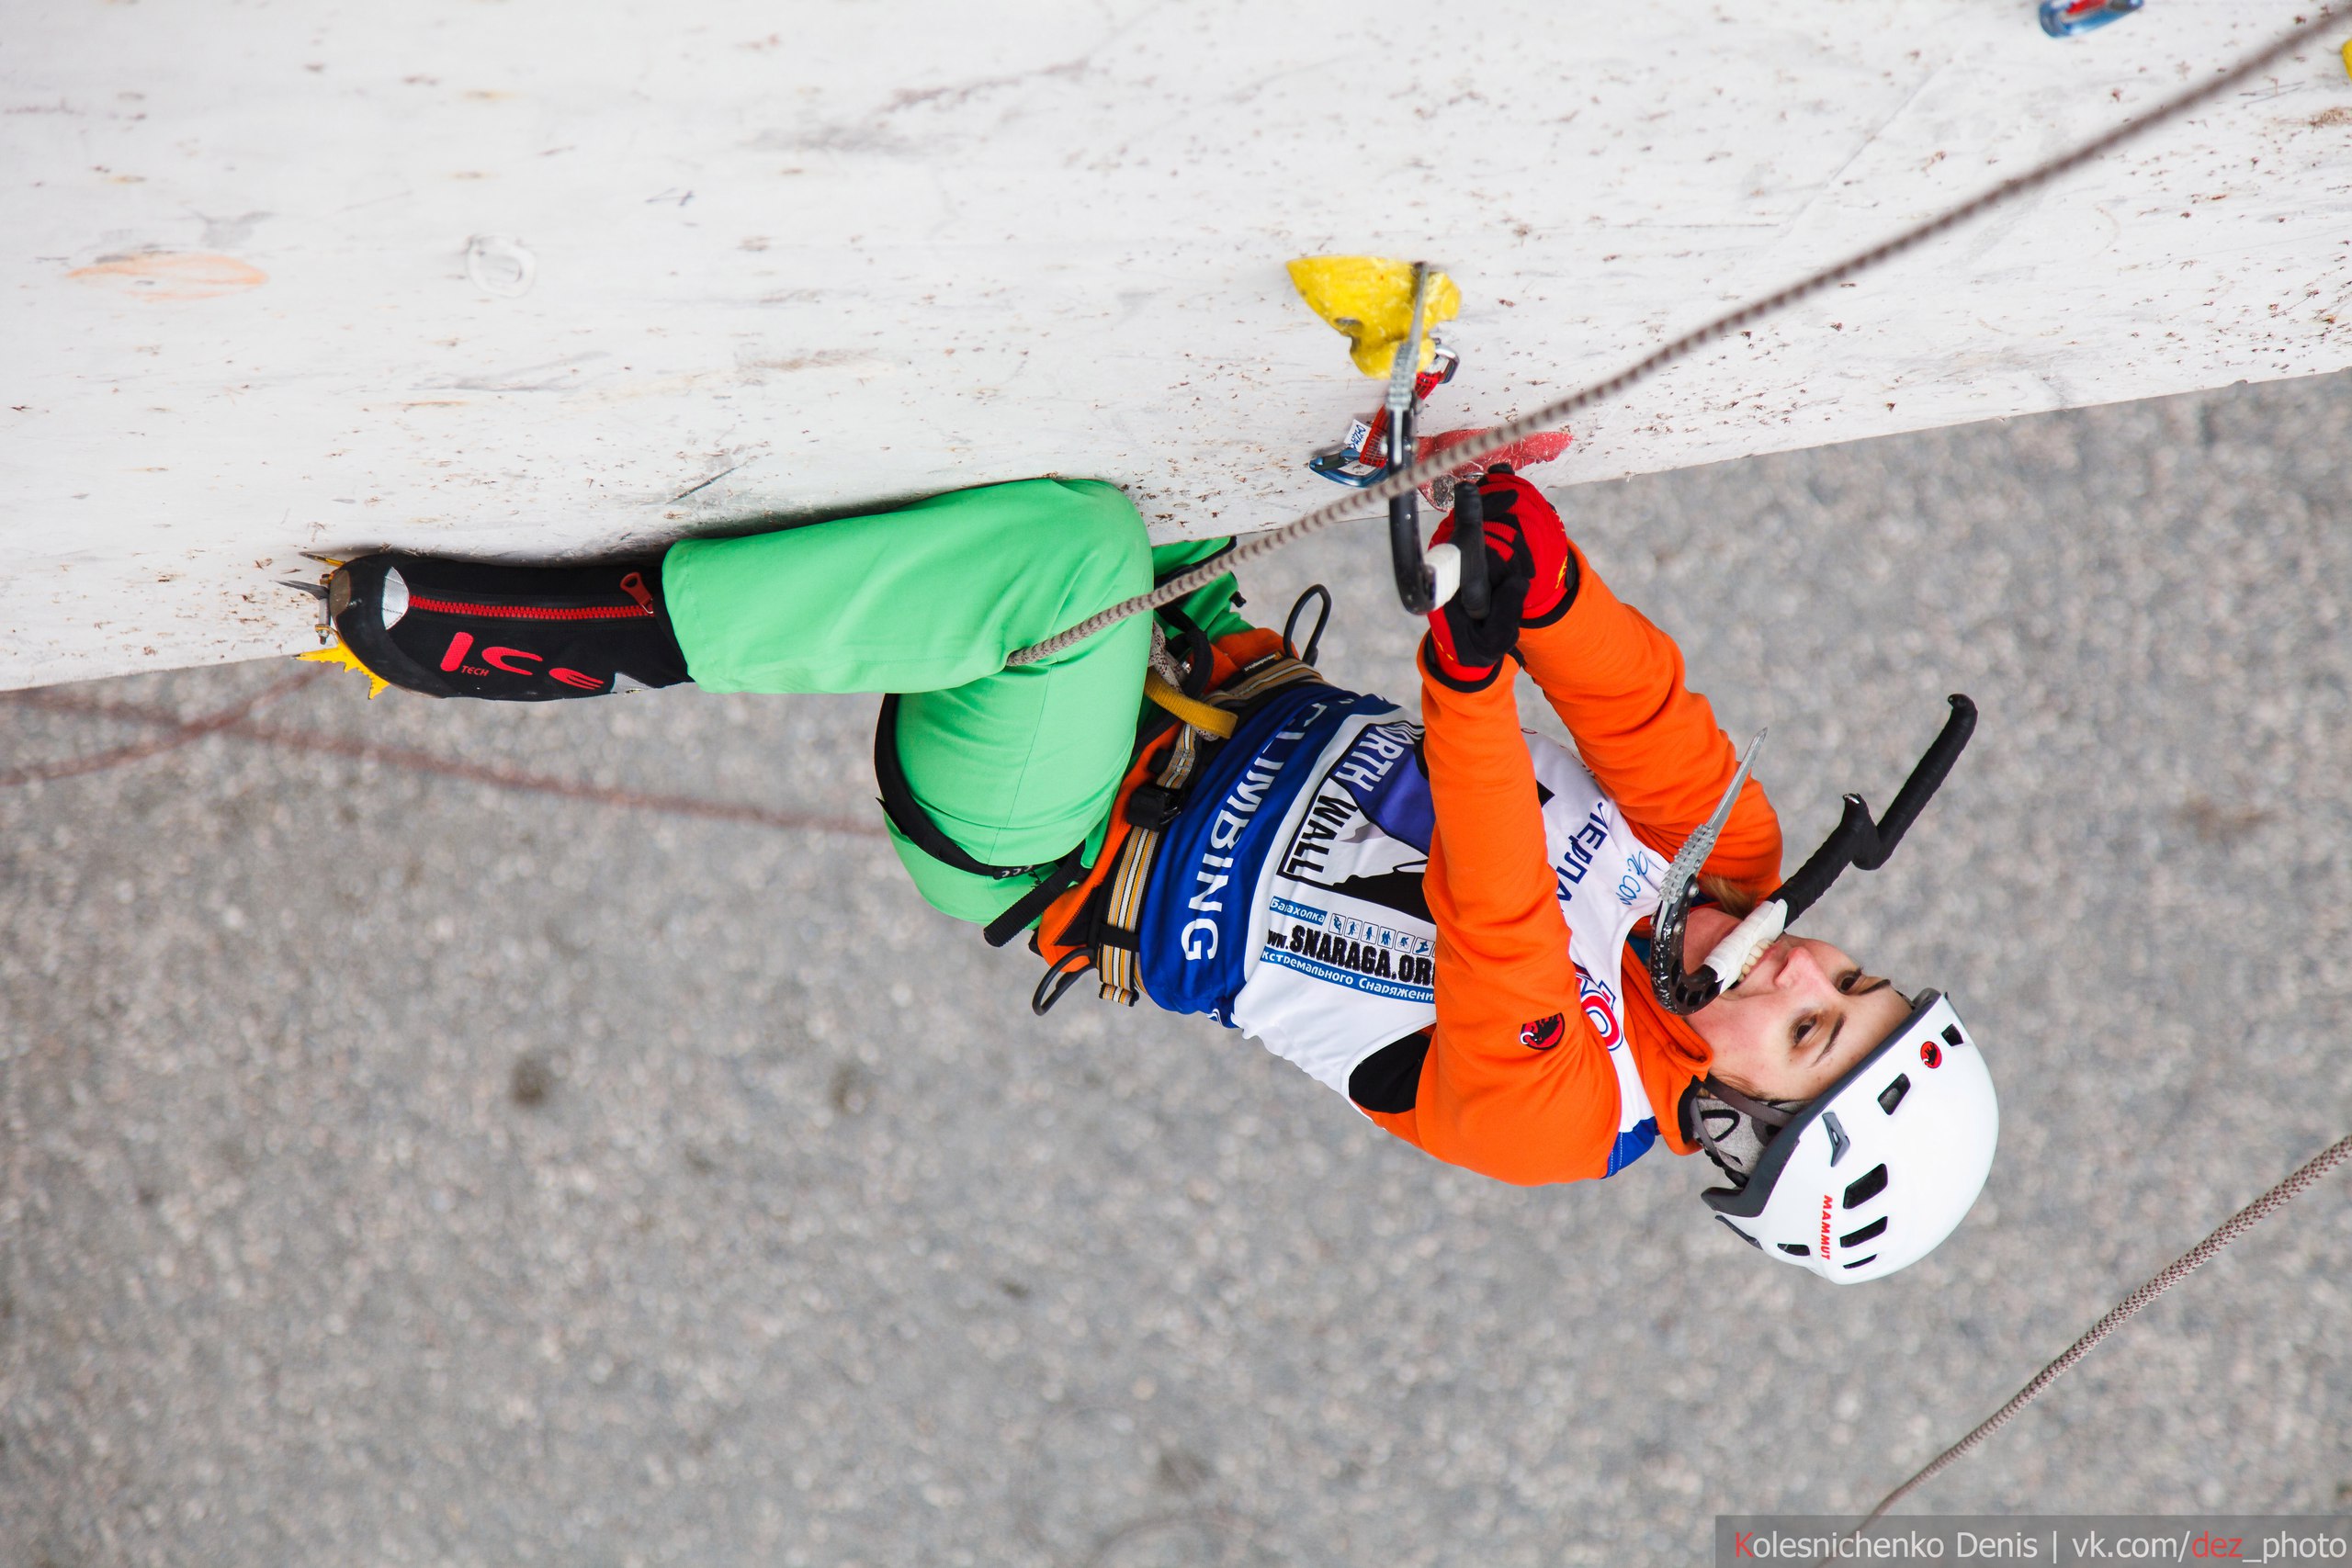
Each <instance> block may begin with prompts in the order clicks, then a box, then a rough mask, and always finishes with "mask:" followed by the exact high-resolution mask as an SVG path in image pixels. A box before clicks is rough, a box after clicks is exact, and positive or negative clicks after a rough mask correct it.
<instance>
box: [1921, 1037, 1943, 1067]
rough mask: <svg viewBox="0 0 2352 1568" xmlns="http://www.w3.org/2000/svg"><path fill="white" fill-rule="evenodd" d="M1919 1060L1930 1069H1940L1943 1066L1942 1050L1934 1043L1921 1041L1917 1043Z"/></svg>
mask: <svg viewBox="0 0 2352 1568" xmlns="http://www.w3.org/2000/svg"><path fill="white" fill-rule="evenodd" d="M1919 1060H1921V1061H1922V1062H1925V1063H1927V1064H1928V1066H1931V1067H1940V1066H1943V1065H1944V1054H1943V1050H1942V1048H1941V1047H1940V1046H1939V1045H1938V1044H1937V1043H1935V1042H1934V1041H1932V1040H1923V1041H1921V1042H1920V1043H1919Z"/></svg>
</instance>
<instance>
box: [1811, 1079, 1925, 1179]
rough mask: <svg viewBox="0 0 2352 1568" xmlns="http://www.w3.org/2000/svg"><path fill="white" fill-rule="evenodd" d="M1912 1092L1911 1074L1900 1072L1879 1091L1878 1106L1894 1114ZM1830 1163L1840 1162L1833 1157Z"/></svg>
mask: <svg viewBox="0 0 2352 1568" xmlns="http://www.w3.org/2000/svg"><path fill="white" fill-rule="evenodd" d="M1910 1092H1911V1075H1910V1074H1909V1073H1898V1074H1896V1075H1895V1078H1894V1082H1893V1083H1891V1084H1889V1085H1887V1086H1886V1087H1885V1088H1884V1089H1881V1090H1879V1091H1878V1108H1879V1109H1880V1110H1881V1111H1885V1112H1886V1113H1887V1114H1888V1115H1889V1116H1892V1115H1894V1108H1895V1107H1896V1106H1898V1105H1900V1104H1902V1103H1903V1097H1904V1096H1905V1095H1906V1094H1909V1093H1910ZM1829 1163H1830V1164H1831V1165H1836V1164H1837V1163H1838V1162H1837V1161H1836V1160H1834V1159H1833V1160H1831V1161H1830V1162H1829Z"/></svg>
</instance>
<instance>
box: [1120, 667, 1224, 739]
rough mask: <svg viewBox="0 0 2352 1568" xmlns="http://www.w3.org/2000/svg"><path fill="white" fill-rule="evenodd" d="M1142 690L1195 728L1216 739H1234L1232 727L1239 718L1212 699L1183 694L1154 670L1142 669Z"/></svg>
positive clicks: (1156, 702)
mask: <svg viewBox="0 0 2352 1568" xmlns="http://www.w3.org/2000/svg"><path fill="white" fill-rule="evenodd" d="M1143 694H1144V695H1145V696H1147V697H1149V698H1150V699H1151V700H1152V701H1153V702H1154V703H1155V704H1157V705H1159V706H1160V707H1163V708H1166V709H1167V710H1168V711H1169V712H1170V713H1172V714H1174V715H1175V716H1177V717H1178V718H1181V719H1182V720H1183V721H1184V722H1185V723H1186V724H1189V725H1191V726H1192V727H1193V728H1194V729H1197V730H1200V731H1202V732H1203V733H1204V734H1208V735H1214V736H1216V738H1217V739H1219V740H1230V739H1233V727H1234V725H1235V724H1236V723H1237V722H1238V721H1237V720H1236V719H1235V718H1234V716H1233V715H1232V714H1230V713H1228V712H1227V711H1226V710H1225V709H1223V708H1221V707H1218V706H1216V705H1215V704H1214V703H1204V702H1203V701H1201V700H1200V699H1199V698H1198V697H1188V696H1186V695H1185V694H1183V693H1182V692H1180V691H1178V690H1177V689H1176V688H1175V687H1173V686H1171V685H1170V684H1169V683H1168V682H1166V681H1165V680H1163V679H1162V678H1161V677H1160V674H1159V671H1157V670H1147V671H1144V677H1143Z"/></svg>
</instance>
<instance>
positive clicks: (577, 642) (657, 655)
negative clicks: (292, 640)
mask: <svg viewBox="0 0 2352 1568" xmlns="http://www.w3.org/2000/svg"><path fill="white" fill-rule="evenodd" d="M327 615H328V616H329V618H330V619H331V620H332V621H333V622H334V629H335V635H336V636H337V637H340V638H341V639H342V641H343V645H344V648H345V649H347V650H348V651H349V652H350V653H351V654H352V655H353V656H354V657H356V659H357V660H359V662H360V663H362V664H364V665H366V666H367V668H368V670H369V671H372V672H373V673H374V674H375V675H376V676H377V677H378V678H379V679H380V680H384V681H389V682H391V683H392V684H393V685H395V686H401V687H404V688H406V689H407V690H409V691H412V692H423V693H424V694H427V695H428V696H435V697H489V698H492V699H495V700H498V701H502V702H515V703H530V702H546V701H548V700H550V699H552V698H556V697H593V696H600V695H602V694H605V693H606V692H615V691H622V692H625V691H633V690H636V689H637V688H639V687H644V686H674V685H676V684H678V682H682V681H684V680H685V679H687V675H686V660H685V655H684V653H682V652H680V651H679V649H678V640H677V638H676V637H673V636H672V635H671V634H670V617H669V615H667V614H666V613H665V612H664V611H663V609H662V563H661V561H660V560H659V559H658V558H657V559H652V560H632V561H611V562H606V563H604V564H600V565H595V566H492V565H485V564H483V563H481V562H477V561H461V560H443V559H440V558H436V557H433V556H413V555H406V554H403V553H401V552H400V551H397V550H387V551H384V552H381V553H379V554H377V555H372V556H362V557H360V558H358V559H356V560H353V561H346V562H345V563H344V564H343V565H342V566H339V567H337V568H336V569H335V570H334V575H333V576H332V577H330V578H329V579H328V580H327Z"/></svg>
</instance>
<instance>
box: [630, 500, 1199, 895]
mask: <svg viewBox="0 0 2352 1568" xmlns="http://www.w3.org/2000/svg"><path fill="white" fill-rule="evenodd" d="M1220 543H1221V541H1195V542H1188V543H1184V544H1180V545H1170V546H1164V547H1161V548H1159V549H1158V550H1155V549H1153V548H1152V547H1151V545H1150V543H1149V541H1148V538H1147V537H1146V536H1145V533H1144V525H1143V520H1142V518H1140V517H1138V516H1137V515H1136V510H1135V508H1134V506H1133V505H1131V504H1130V503H1129V502H1128V501H1127V498H1126V497H1125V495H1123V494H1121V493H1120V492H1119V491H1118V490H1117V489H1116V488H1115V487H1114V486H1112V485H1108V484H1104V483H1102V482H1100V481H1099V480H1092V479H1026V480H1023V481H1021V482H1019V483H1017V484H1002V485H990V486H988V487H986V488H985V489H980V490H968V491H956V492H955V493H953V494H949V495H943V496H936V497H933V499H931V500H929V501H925V502H919V503H917V504H915V505H913V506H910V507H907V508H906V509H904V510H903V511H899V512H886V513H876V514H875V515H872V516H866V517H845V518H842V519H839V520H838V521H835V522H831V523H819V524H812V525H807V526H803V527H797V528H789V529H786V530H784V531H782V532H780V533H774V534H760V535H755V536H752V537H749V538H742V539H696V540H688V541H685V542H684V543H681V544H676V545H673V546H672V547H670V551H669V554H668V555H666V556H665V557H663V558H662V597H663V598H664V599H665V600H666V601H667V603H668V607H669V612H670V617H671V621H672V626H673V630H674V631H675V633H676V634H677V638H678V645H679V647H680V648H682V649H684V651H685V656H686V669H687V671H688V672H689V673H690V674H692V675H693V677H694V679H695V682H696V683H697V684H699V685H701V686H703V687H705V688H706V689H707V690H710V691H714V692H834V693H845V692H876V693H899V694H901V698H900V701H899V729H898V743H899V761H900V763H901V764H902V766H903V767H904V768H905V770H906V776H907V783H908V784H909V785H910V787H911V788H912V790H913V792H914V795H915V798H916V800H917V801H919V802H920V803H921V804H922V807H924V809H925V810H927V811H928V812H929V813H930V814H931V817H932V819H933V821H935V822H936V823H937V824H938V825H939V827H940V829H942V830H943V831H944V832H945V833H946V835H947V836H948V837H949V838H950V839H952V840H955V842H956V844H957V846H959V847H960V848H961V849H963V850H964V852H966V853H967V854H969V855H971V856H972V857H973V858H974V859H975V860H978V861H982V862H985V863H989V864H991V865H1035V864H1042V863H1046V862H1050V861H1052V860H1054V859H1056V858H1057V857H1058V856H1060V855H1062V854H1064V853H1066V852H1069V850H1071V849H1073V848H1076V847H1077V846H1079V845H1080V844H1081V843H1083V844H1086V845H1087V846H1088V848H1089V851H1090V852H1091V850H1092V849H1093V848H1094V847H1095V846H1096V845H1098V844H1099V843H1100V842H1101V840H1100V837H1099V833H1100V830H1101V829H1103V827H1104V826H1105V825H1106V824H1107V821H1108V818H1109V816H1110V810H1111V806H1112V802H1113V799H1114V796H1115V795H1117V793H1118V786H1119V780H1120V778H1121V776H1122V775H1123V774H1124V773H1125V772H1126V767H1127V762H1128V758H1129V752H1130V750H1132V748H1133V746H1134V743H1135V734H1136V716H1137V713H1138V711H1139V708H1140V705H1141V703H1142V697H1143V677H1144V668H1145V665H1146V662H1147V660H1148V658H1149V654H1150V649H1151V634H1150V631H1149V629H1148V622H1147V620H1146V619H1145V618H1144V617H1143V616H1140V615H1138V616H1136V617H1134V618H1133V619H1130V620H1126V621H1123V622H1121V623H1119V624H1118V625H1117V626H1113V627H1111V628H1109V629H1108V630H1106V631H1103V632H1099V633H1097V634H1096V635H1094V636H1093V637H1089V638H1087V639H1086V640H1085V641H1084V642H1081V643H1079V644H1078V645H1077V646H1075V647H1073V648H1069V649H1064V650H1062V651H1061V652H1060V653H1057V654H1056V655H1054V656H1053V657H1051V658H1049V659H1044V660H1039V661H1037V662H1036V663H1035V664H1024V665H1020V666H1018V667H1015V668H1010V669H1008V668H1007V667H1006V665H1005V662H1004V661H1005V657H1006V656H1007V655H1008V654H1010V653H1012V651H1013V650H1014V649H1019V648H1023V647H1026V646H1028V645H1029V644H1031V643H1035V642H1038V641H1042V640H1043V639H1044V638H1046V637H1050V636H1051V635H1053V634H1054V633H1055V632H1057V631H1060V630H1061V629H1062V628H1063V627H1065V626H1069V625H1070V624H1071V623H1073V622H1075V621H1079V620H1081V619H1083V618H1084V617H1086V616H1088V615H1092V614H1093V613H1094V612H1095V611H1097V610H1100V609H1103V608H1105V607H1106V606H1108V605H1111V604H1116V603H1117V602H1118V601H1120V600H1122V599H1125V598H1128V597H1130V596H1132V595H1134V594H1136V593H1141V592H1145V591H1147V590H1148V589H1149V588H1150V587H1151V585H1152V578H1153V574H1154V572H1155V570H1157V571H1159V572H1163V573H1164V572H1166V571H1169V570H1174V569H1176V568H1178V567H1181V566H1183V565H1186V564H1189V563H1190V562H1192V561H1194V560H1198V559H1200V558H1203V557H1204V556H1207V555H1209V554H1210V553H1212V552H1213V551H1215V550H1216V548H1217V547H1218V545H1219V544H1220ZM1232 597H1233V580H1232V579H1231V578H1229V577H1228V578H1224V579H1220V580H1219V581H1217V582H1216V583H1215V584H1212V585H1211V586H1210V587H1209V588H1206V589H1203V590H1202V591H1201V592H1199V593H1197V594H1194V595H1193V597H1192V598H1190V599H1188V600H1186V601H1185V603H1184V604H1183V606H1182V608H1184V609H1185V610H1186V611H1187V612H1188V613H1190V614H1192V615H1193V619H1194V621H1195V622H1196V623H1197V624H1199V625H1200V626H1202V627H1203V629H1204V630H1206V631H1207V632H1208V633H1209V634H1210V635H1211V636H1212V637H1215V636H1220V635H1222V634H1224V633H1225V632H1227V631H1231V630H1235V629H1238V627H1239V626H1242V625H1243V623H1242V622H1241V621H1240V620H1239V618H1238V616H1236V615H1234V614H1233V612H1232V610H1231V608H1230V604H1231V601H1232ZM890 837H891V840H892V841H893V842H894V843H895V844H896V845H897V848H898V852H899V860H900V861H901V862H903V863H905V865H906V868H907V870H908V872H909V873H910V874H911V875H912V876H913V877H914V881H915V886H916V887H917V888H918V889H919V890H920V891H921V892H922V896H923V897H925V898H926V899H928V900H930V901H931V903H932V904H933V905H934V906H935V907H937V908H940V909H943V910H944V911H945V912H947V913H948V914H950V915H953V916H955V917H956V918H957V919H966V920H975V921H983V922H985V921H987V920H990V919H994V918H995V917H996V916H997V915H999V914H1001V913H1002V912H1003V911H1004V910H1005V909H1006V908H1009V907H1010V906H1011V905H1012V903H1013V902H1014V901H1015V900H1016V899H1018V898H1019V897H1021V895H1023V893H1025V892H1027V891H1028V890H1029V889H1030V888H1031V887H1032V886H1035V884H1036V882H1037V880H1038V878H1037V877H1035V876H1024V877H1015V878H1009V879H1005V880H1001V881H1000V880H995V879H991V878H989V877H985V876H979V875H976V874H972V873H969V872H965V871H959V870H957V869H956V868H955V867H952V866H949V865H945V864H943V863H941V862H939V861H937V860H934V859H933V858H932V857H931V856H930V855H928V854H925V853H924V852H922V850H920V849H918V848H916V847H915V845H914V844H913V843H911V842H910V841H909V840H907V839H906V838H905V837H904V836H903V835H901V834H900V833H899V831H898V830H897V829H895V828H893V829H891V832H890Z"/></svg>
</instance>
